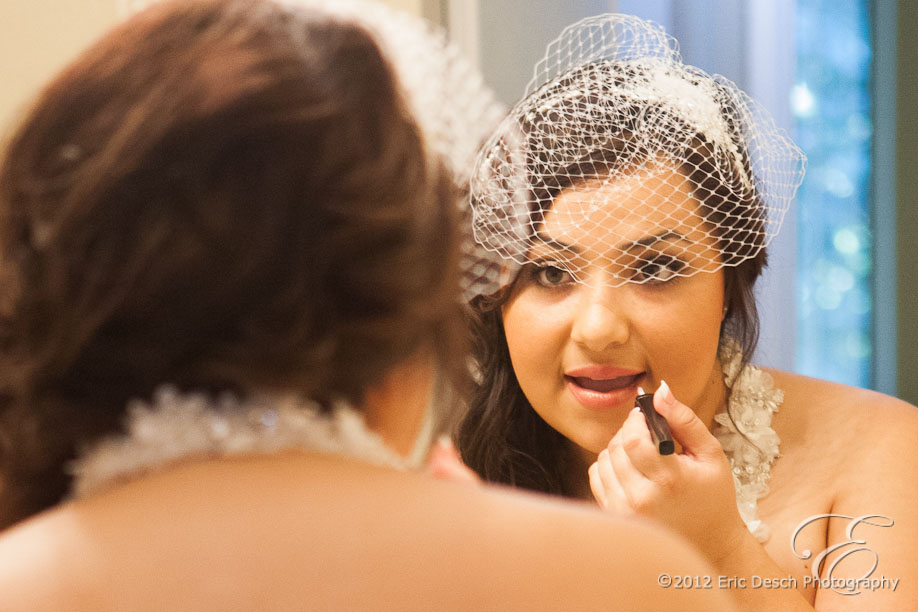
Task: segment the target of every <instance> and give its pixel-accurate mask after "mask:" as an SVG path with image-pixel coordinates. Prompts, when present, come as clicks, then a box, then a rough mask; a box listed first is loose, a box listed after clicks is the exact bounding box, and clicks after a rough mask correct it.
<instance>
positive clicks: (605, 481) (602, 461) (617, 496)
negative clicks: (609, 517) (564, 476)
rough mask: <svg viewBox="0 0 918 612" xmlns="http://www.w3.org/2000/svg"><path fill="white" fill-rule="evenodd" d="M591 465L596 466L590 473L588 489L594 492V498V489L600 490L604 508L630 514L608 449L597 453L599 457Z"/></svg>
mask: <svg viewBox="0 0 918 612" xmlns="http://www.w3.org/2000/svg"><path fill="white" fill-rule="evenodd" d="M593 465H595V466H596V469H595V470H593V472H591V473H590V489H591V490H593V491H594V497H595V496H596V489H597V488H598V489H601V490H602V496H603V497H604V499H605V504H604V505H603V507H604V508H608V509H609V510H615V511H618V512H622V513H630V511H631V506H630V504H629V503H628V498H627V497H626V496H625V491H624V489H622V485H621V484H620V483H619V482H618V478H617V477H616V476H615V470H614V469H613V468H612V463H611V461H610V459H609V451H608V449H605V450H603V451H602V452H601V453H599V457H597V458H596V462H595V463H594V464H593Z"/></svg>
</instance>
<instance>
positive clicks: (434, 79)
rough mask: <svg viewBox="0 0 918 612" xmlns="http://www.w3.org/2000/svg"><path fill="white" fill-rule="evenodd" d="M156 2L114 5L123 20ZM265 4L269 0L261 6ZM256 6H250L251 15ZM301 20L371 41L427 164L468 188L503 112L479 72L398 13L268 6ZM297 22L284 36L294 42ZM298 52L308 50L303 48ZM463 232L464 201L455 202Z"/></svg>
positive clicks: (355, 6) (318, 2)
mask: <svg viewBox="0 0 918 612" xmlns="http://www.w3.org/2000/svg"><path fill="white" fill-rule="evenodd" d="M160 1H161V0H119V9H120V11H121V13H122V15H123V16H128V15H130V14H133V13H135V12H137V11H140V10H142V9H144V8H146V7H147V6H150V5H153V4H157V3H159V2H160ZM265 1H268V0H265ZM258 4H259V3H258V2H252V10H257V8H258ZM272 4H274V5H277V6H281V7H284V8H285V9H286V10H287V11H288V12H289V14H291V15H293V16H299V17H301V18H302V19H304V20H305V19H313V18H315V17H316V15H317V14H318V15H321V16H324V17H327V18H329V19H334V20H340V21H343V22H347V23H352V24H354V25H357V26H359V27H361V28H363V29H364V30H366V31H367V32H368V33H369V34H370V35H371V36H372V37H373V39H374V40H375V42H376V44H377V45H378V46H379V48H380V50H381V51H382V53H383V55H384V56H385V57H386V59H387V60H388V62H389V65H390V66H391V67H392V69H393V72H394V73H395V76H396V78H397V80H398V83H399V89H400V90H401V93H402V96H403V98H404V100H405V102H406V104H407V106H408V109H409V110H410V111H411V114H412V116H413V118H414V119H415V121H416V122H417V124H418V126H419V128H420V132H421V136H422V138H423V139H424V143H425V147H426V149H427V151H428V153H429V160H430V163H431V164H440V163H443V164H445V166H446V167H447V169H448V170H449V172H450V173H451V174H452V177H453V179H454V181H455V183H456V184H457V185H458V186H459V187H460V189H461V190H462V191H463V192H464V191H466V190H467V187H468V181H469V176H470V174H471V172H472V169H473V166H474V162H475V158H476V155H477V153H478V151H479V149H480V148H481V145H482V143H484V141H485V140H486V139H487V138H488V136H489V135H490V134H492V133H493V132H494V130H495V129H496V127H497V125H498V123H499V122H500V120H501V119H502V118H503V117H504V115H505V111H506V109H505V108H504V106H503V105H502V104H500V103H499V102H498V101H497V99H496V97H495V96H494V95H493V93H492V92H491V90H490V89H488V88H487V87H486V86H485V84H484V81H483V79H482V78H481V75H480V74H479V72H478V71H477V70H476V69H475V68H474V67H473V66H472V65H471V64H470V63H469V62H468V61H467V60H466V59H465V58H464V57H463V56H462V54H461V52H460V51H459V50H458V49H457V48H456V47H455V46H453V45H452V44H450V43H449V41H448V40H447V38H446V35H445V33H444V32H443V31H442V30H441V29H440V28H438V27H437V26H435V25H433V24H431V23H429V22H427V21H425V20H423V19H421V18H418V17H415V16H413V15H411V14H408V13H405V12H403V11H398V10H394V9H392V8H389V7H387V6H385V5H382V4H379V3H376V2H372V1H364V0H273V2H272ZM295 30H296V21H295V20H294V26H293V28H292V30H291V32H290V34H291V36H292V37H293V38H294V40H295V39H296V37H297V36H298V35H301V34H298V32H296V31H295ZM303 48H304V53H310V52H311V51H310V47H309V45H307V44H304V45H303ZM459 206H460V209H461V213H462V215H463V216H464V217H465V218H466V221H465V227H466V228H468V227H469V221H468V217H469V216H470V211H469V209H468V199H467V198H466V197H463V198H462V199H461V201H460V202H459ZM482 257H483V253H482V251H481V248H480V247H479V246H478V245H477V244H476V243H475V242H474V241H473V240H472V239H471V236H469V237H468V238H467V239H466V240H465V241H464V243H463V268H464V269H463V272H464V278H463V284H464V287H463V290H464V292H465V293H466V294H474V293H478V292H480V291H481V287H483V286H488V285H491V284H493V283H494V282H495V278H496V277H493V276H492V275H489V274H488V272H487V271H486V270H485V268H484V267H483V266H481V265H479V264H478V262H479V261H480V260H481V259H482Z"/></svg>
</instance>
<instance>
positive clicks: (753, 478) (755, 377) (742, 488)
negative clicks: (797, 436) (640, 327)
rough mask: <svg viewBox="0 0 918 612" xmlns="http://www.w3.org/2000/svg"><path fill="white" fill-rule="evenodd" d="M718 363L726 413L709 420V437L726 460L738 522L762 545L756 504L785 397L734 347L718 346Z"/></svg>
mask: <svg viewBox="0 0 918 612" xmlns="http://www.w3.org/2000/svg"><path fill="white" fill-rule="evenodd" d="M720 362H721V365H722V367H723V371H724V382H725V383H726V385H727V387H728V388H729V389H730V393H729V398H730V399H729V406H730V409H729V413H728V411H726V410H722V411H721V412H719V413H718V414H716V415H715V416H714V422H715V423H714V426H713V428H712V431H711V433H712V434H713V435H714V437H715V438H717V440H718V441H720V444H721V446H723V447H724V452H725V454H726V455H727V458H728V459H729V460H730V467H731V468H732V470H733V484H734V486H735V487H736V505H737V507H738V508H739V512H740V516H741V517H742V518H743V522H744V523H746V527H748V528H749V531H750V532H752V534H753V535H754V536H755V537H756V539H757V540H758V541H759V542H766V541H767V540H768V538H769V536H770V531H769V529H768V525H766V524H765V523H763V522H762V520H761V519H759V518H758V501H759V498H761V497H762V496H764V495H765V494H766V493H768V478H769V477H770V475H771V466H772V465H773V464H774V462H775V461H776V460H777V458H778V457H779V456H780V452H779V445H780V443H781V439H780V438H779V437H778V434H777V433H775V430H774V429H772V428H771V418H772V415H773V414H774V413H775V412H777V411H778V408H779V407H780V406H781V403H782V402H783V401H784V392H783V391H782V390H781V389H775V388H774V380H773V379H772V377H771V375H770V374H768V373H767V372H763V371H762V370H760V369H759V368H757V367H755V366H752V365H746V366H745V367H743V366H742V353H740V351H739V350H738V349H736V348H735V347H729V346H725V347H722V348H721V353H720ZM731 415H732V419H731Z"/></svg>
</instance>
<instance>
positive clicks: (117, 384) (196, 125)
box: [0, 0, 461, 526]
mask: <svg viewBox="0 0 918 612" xmlns="http://www.w3.org/2000/svg"><path fill="white" fill-rule="evenodd" d="M428 159H429V157H428V156H427V155H426V153H425V150H424V144H423V141H422V139H421V137H420V134H419V131H418V128H417V126H416V124H415V123H414V121H413V119H412V117H411V115H410V114H409V113H408V111H407V110H406V107H405V104H404V101H403V100H402V99H401V98H400V94H399V90H398V87H397V84H396V81H395V78H394V76H393V74H392V72H391V70H390V68H389V66H388V65H387V63H386V61H385V59H384V58H383V56H382V55H381V53H380V51H379V49H378V47H377V45H376V44H375V42H374V40H373V39H372V38H371V36H370V35H369V34H367V33H366V32H365V31H364V30H363V29H361V28H359V27H357V26H355V25H348V24H343V23H341V22H336V21H333V20H330V19H329V18H328V17H326V16H323V15H322V14H320V13H315V14H312V13H308V12H297V13H292V12H290V11H288V10H287V9H284V8H281V7H280V6H278V5H276V4H274V3H271V2H263V1H258V0H230V1H207V0H205V1H185V2H180V3H171V4H166V5H160V6H156V7H154V8H152V9H150V10H148V11H146V12H144V13H142V14H140V15H138V16H135V17H134V18H133V19H132V20H130V21H129V22H127V23H126V24H124V25H122V26H120V27H119V28H117V29H116V30H114V31H113V32H111V33H110V34H108V35H107V36H105V37H104V38H103V39H102V40H101V41H100V42H98V43H97V44H96V45H95V46H93V47H92V48H90V49H89V50H88V51H87V52H85V53H84V54H83V55H82V56H81V57H80V58H79V59H78V60H77V61H76V62H75V63H74V64H73V65H71V66H70V67H69V68H68V69H67V70H66V71H65V72H64V73H63V74H62V75H61V76H60V77H59V78H58V79H57V80H56V81H54V82H53V83H52V84H51V85H50V86H49V87H48V88H47V89H46V90H45V91H44V93H43V94H42V95H41V97H40V99H39V100H38V102H37V104H36V105H35V106H34V108H33V110H32V111H31V113H30V114H29V116H28V117H27V118H26V119H25V121H24V123H23V124H22V126H21V127H20V128H19V130H18V132H17V133H16V134H15V135H14V136H13V138H12V140H11V142H10V144H9V146H8V148H7V150H6V152H5V155H4V157H3V161H2V166H0V247H2V261H0V272H2V273H3V277H2V279H3V283H2V294H3V295H2V299H3V302H2V305H0V306H2V307H0V315H2V318H0V373H2V374H0V377H2V379H0V465H2V489H0V526H2V525H5V524H9V523H10V522H12V521H13V520H15V519H18V518H20V517H23V516H27V515H29V514H32V513H34V512H37V511H39V510H41V509H43V508H46V507H48V506H50V505H53V504H55V503H56V502H57V501H58V500H60V499H61V498H62V496H64V495H65V494H66V492H67V490H68V487H69V477H68V476H67V474H66V471H65V465H66V462H67V461H68V460H70V459H71V458H73V457H74V456H75V453H77V452H78V451H79V450H80V449H81V448H82V447H83V446H85V445H87V444H88V443H91V442H92V441H94V440H96V439H98V438H99V437H100V436H103V435H106V434H110V433H111V432H115V431H118V430H119V428H120V426H121V422H122V419H123V415H124V407H125V404H126V402H128V401H129V400H130V399H132V398H148V397H149V396H150V395H151V394H152V393H153V391H154V390H155V389H156V388H157V386H159V385H162V384H164V383H169V384H172V385H175V386H177V387H178V388H179V389H186V390H191V389H194V390H199V391H205V392H206V391H212V392H218V391H226V390H230V391H233V392H236V393H238V394H241V395H244V394H246V393H247V392H249V391H251V390H259V391H264V390H272V389H283V390H285V391H294V392H299V393H301V394H303V395H304V396H307V397H310V398H312V399H314V400H316V401H318V402H320V403H321V404H323V405H328V403H329V402H330V401H331V400H332V399H336V398H342V399H345V400H350V401H352V402H355V403H358V404H359V402H360V401H361V399H362V398H363V396H364V394H365V393H366V391H367V390H368V389H369V388H370V387H372V385H374V384H375V383H377V382H379V381H380V380H381V379H382V378H383V377H384V376H385V374H386V373H387V372H388V370H389V369H390V368H391V367H392V366H394V365H395V364H397V363H399V362H400V361H402V360H404V359H405V358H407V357H410V356H411V355H412V354H414V353H416V352H417V351H418V350H422V349H426V350H431V351H432V352H433V354H434V355H435V356H436V357H437V358H438V360H439V363H440V365H441V366H444V365H445V366H447V367H450V368H451V371H455V370H456V368H455V362H456V356H457V355H459V354H461V351H456V349H455V346H456V339H457V338H458V337H460V335H461V334H460V333H457V330H456V320H457V319H456V316H455V315H457V314H458V309H459V307H460V306H459V299H458V280H457V270H456V268H457V266H456V258H457V253H456V249H457V240H456V236H455V232H456V229H457V228H456V224H455V219H454V215H455V203H456V197H457V194H456V193H455V188H454V186H453V183H452V180H451V177H450V176H449V173H448V172H447V171H446V170H445V168H443V167H440V166H439V165H438V164H435V163H429V162H428Z"/></svg>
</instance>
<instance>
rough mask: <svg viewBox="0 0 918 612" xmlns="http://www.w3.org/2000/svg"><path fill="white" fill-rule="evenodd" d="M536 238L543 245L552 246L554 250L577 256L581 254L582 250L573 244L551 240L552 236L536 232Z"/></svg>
mask: <svg viewBox="0 0 918 612" xmlns="http://www.w3.org/2000/svg"><path fill="white" fill-rule="evenodd" d="M535 238H536V240H538V241H539V242H541V243H542V244H544V245H546V246H550V247H551V248H553V249H557V250H559V251H569V252H571V253H574V254H577V255H579V254H580V249H578V248H577V247H575V246H573V245H571V244H567V243H566V242H561V241H560V240H555V239H554V238H551V237H550V236H546V235H545V234H543V233H542V232H536V233H535Z"/></svg>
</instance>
